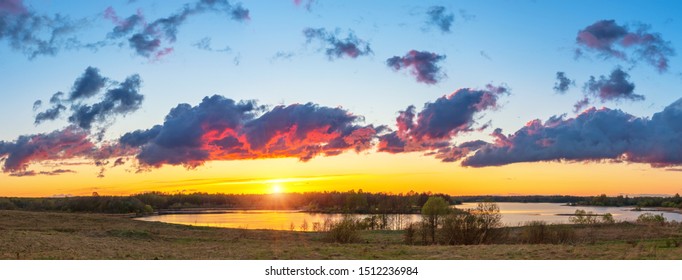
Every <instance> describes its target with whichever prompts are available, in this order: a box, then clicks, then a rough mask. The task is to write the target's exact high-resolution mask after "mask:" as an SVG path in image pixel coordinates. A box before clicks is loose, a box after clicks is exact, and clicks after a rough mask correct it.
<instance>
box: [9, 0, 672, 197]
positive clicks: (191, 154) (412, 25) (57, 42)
mask: <svg viewBox="0 0 682 280" xmlns="http://www.w3.org/2000/svg"><path fill="white" fill-rule="evenodd" d="M680 5H681V4H680V3H679V2H678V1H521V0H519V1H418V2H415V1H324V0H280V1H242V2H236V1H228V0H192V1H132V0H121V1H48V0H33V1H32V0H0V98H2V101H1V102H0V120H2V121H0V123H2V126H1V128H2V129H0V165H1V166H0V167H1V168H2V169H1V172H0V196H30V197H36V196H71V195H73V196H78V195H90V194H92V193H93V192H97V193H98V194H100V195H126V194H134V193H140V192H145V191H162V192H169V193H175V192H209V193H269V192H272V191H273V190H281V191H284V192H308V191H347V190H351V189H355V190H358V189H362V190H363V191H369V192H392V193H406V192H408V191H410V190H413V191H417V192H428V191H431V192H442V193H448V194H451V195H478V194H494V195H522V194H546V195H549V194H565V195H598V194H602V193H604V194H608V195H620V194H623V195H671V194H675V193H679V192H682V183H680V182H682V180H680V179H682V172H680V171H682V100H680V98H682V91H681V90H680V89H681V87H682V60H681V59H680V57H679V56H678V55H677V52H678V47H679V46H680V44H682V34H680V32H677V30H680V29H681V28H682V18H680V17H679V13H677V12H676V11H679V10H680V8H682V7H680Z"/></svg>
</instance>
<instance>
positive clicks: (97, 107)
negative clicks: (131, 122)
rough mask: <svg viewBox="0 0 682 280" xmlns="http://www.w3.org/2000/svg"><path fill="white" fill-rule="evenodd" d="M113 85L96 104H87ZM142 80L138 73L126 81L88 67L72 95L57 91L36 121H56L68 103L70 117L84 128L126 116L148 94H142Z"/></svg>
mask: <svg viewBox="0 0 682 280" xmlns="http://www.w3.org/2000/svg"><path fill="white" fill-rule="evenodd" d="M107 82H110V83H111V84H112V87H111V88H109V89H107V90H106V92H105V93H104V94H103V96H102V98H101V99H100V100H99V101H98V102H95V103H93V104H85V103H83V100H87V99H89V98H93V97H96V96H97V95H99V94H100V92H101V90H102V89H103V88H104V87H105V86H106V85H107ZM141 83H142V80H141V79H140V76H139V75H137V74H134V75H131V76H129V77H128V78H126V79H125V81H123V82H122V83H117V82H115V81H111V80H110V79H108V78H106V77H103V76H101V75H100V74H99V69H97V68H95V67H88V68H86V69H85V72H84V73H83V75H81V76H80V77H79V78H77V79H76V81H75V82H74V83H73V86H72V88H71V91H70V92H69V97H68V98H66V99H64V98H63V97H64V93H62V92H57V93H55V94H54V95H52V97H51V98H50V103H51V104H53V106H52V107H51V108H50V109H47V110H45V111H43V112H40V113H38V114H37V115H36V117H35V122H34V123H35V124H40V123H42V122H44V121H46V120H55V119H57V118H59V117H60V116H61V115H62V112H64V111H66V109H67V107H66V106H65V104H66V105H70V110H71V115H70V116H69V118H68V120H69V122H70V123H72V124H74V125H77V126H78V127H80V128H83V129H91V128H92V125H93V123H104V122H107V121H109V120H110V119H111V118H112V117H114V116H116V115H125V114H128V113H131V112H134V111H136V110H137V109H139V108H140V105H141V104H142V101H143V100H144V96H143V95H142V94H140V93H139V90H140V86H141Z"/></svg>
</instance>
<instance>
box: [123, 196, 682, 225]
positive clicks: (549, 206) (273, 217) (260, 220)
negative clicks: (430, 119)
mask: <svg viewBox="0 0 682 280" xmlns="http://www.w3.org/2000/svg"><path fill="white" fill-rule="evenodd" d="M497 205H498V206H499V207H500V213H501V214H502V223H503V224H505V225H508V226H516V225H522V224H523V223H525V222H528V221H545V222H547V223H568V218H569V216H562V215H557V214H573V213H574V212H575V210H576V209H582V210H585V211H591V212H593V213H595V214H605V213H611V214H612V215H613V218H614V219H615V220H616V221H634V220H636V219H637V217H638V216H639V215H641V214H643V213H653V214H661V213H662V214H663V216H664V217H665V218H666V219H668V220H669V221H681V222H682V214H678V213H668V212H657V211H630V210H632V208H630V207H594V206H576V207H573V206H563V204H561V203H514V202H501V203H497ZM475 207H476V203H464V204H461V205H457V206H456V208H459V209H468V208H475ZM353 216H354V217H356V218H361V219H362V218H365V217H367V215H353ZM342 218H343V215H342V214H318V213H306V212H300V211H287V210H243V211H230V212H227V213H201V214H167V215H157V216H148V217H142V218H137V219H138V220H143V221H157V222H164V223H172V224H182V225H192V226H210V227H225V228H245V229H274V230H291V229H292V225H293V229H294V230H297V231H301V230H308V231H312V230H315V229H316V227H319V226H323V225H324V223H325V222H329V221H338V220H340V219H342ZM420 218H421V216H420V215H417V214H410V215H401V216H400V217H395V216H394V217H391V219H393V220H392V221H391V224H392V227H393V228H400V227H403V226H404V225H407V224H408V223H410V222H416V221H419V219H420ZM304 224H307V225H308V226H307V229H306V228H305V227H303V226H302V225H304Z"/></svg>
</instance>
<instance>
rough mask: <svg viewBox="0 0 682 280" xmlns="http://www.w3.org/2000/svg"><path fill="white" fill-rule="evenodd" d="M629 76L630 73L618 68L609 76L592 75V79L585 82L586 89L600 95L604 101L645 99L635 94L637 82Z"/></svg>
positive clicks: (587, 91)
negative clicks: (629, 79)
mask: <svg viewBox="0 0 682 280" xmlns="http://www.w3.org/2000/svg"><path fill="white" fill-rule="evenodd" d="M629 77H630V75H628V73H626V72H625V71H623V70H621V69H620V68H616V69H614V70H613V71H612V72H611V74H610V75H609V76H608V77H605V76H603V75H602V76H600V77H599V79H596V78H595V77H594V76H590V80H589V81H587V82H586V83H585V86H584V90H585V92H586V93H589V94H592V95H594V96H595V97H598V98H599V99H600V100H601V101H602V102H604V101H611V100H621V99H629V100H632V101H638V100H644V96H642V95H638V94H635V84H634V83H632V82H630V81H628V78H629Z"/></svg>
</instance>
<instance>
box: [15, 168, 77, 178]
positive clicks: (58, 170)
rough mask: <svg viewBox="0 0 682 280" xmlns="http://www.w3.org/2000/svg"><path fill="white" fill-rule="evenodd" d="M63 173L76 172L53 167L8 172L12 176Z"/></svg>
mask: <svg viewBox="0 0 682 280" xmlns="http://www.w3.org/2000/svg"><path fill="white" fill-rule="evenodd" d="M65 173H76V171H73V170H71V169H55V170H51V171H40V172H37V171H35V170H26V171H18V172H14V173H10V174H9V176H14V177H27V176H28V177H30V176H38V175H48V176H54V175H61V174H65Z"/></svg>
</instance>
